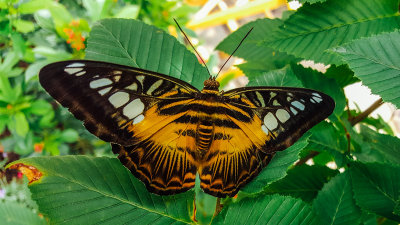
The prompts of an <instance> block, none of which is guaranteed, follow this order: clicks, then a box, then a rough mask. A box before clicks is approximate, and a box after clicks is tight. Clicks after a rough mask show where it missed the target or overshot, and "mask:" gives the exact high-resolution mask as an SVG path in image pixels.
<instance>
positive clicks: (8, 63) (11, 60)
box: [0, 52, 19, 76]
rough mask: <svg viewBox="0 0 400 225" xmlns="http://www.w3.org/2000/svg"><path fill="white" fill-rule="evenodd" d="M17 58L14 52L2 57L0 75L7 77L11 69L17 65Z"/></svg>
mask: <svg viewBox="0 0 400 225" xmlns="http://www.w3.org/2000/svg"><path fill="white" fill-rule="evenodd" d="M18 61H19V56H18V54H17V53H15V52H8V53H7V55H6V56H5V57H4V59H3V62H1V61H0V74H3V75H4V76H7V73H9V72H10V71H11V70H12V68H13V67H14V66H15V65H16V64H17V63H18Z"/></svg>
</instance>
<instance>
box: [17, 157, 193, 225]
mask: <svg viewBox="0 0 400 225" xmlns="http://www.w3.org/2000/svg"><path fill="white" fill-rule="evenodd" d="M16 163H22V164H23V165H29V166H33V167H35V168H36V169H37V170H38V171H39V172H41V174H42V176H41V178H40V179H39V180H37V181H34V182H32V183H31V184H30V185H29V189H30V190H31V192H32V198H33V199H34V200H35V201H36V202H37V204H38V206H39V210H40V212H42V213H43V214H44V215H46V216H47V217H48V218H49V219H50V223H51V224H61V223H68V224H89V223H90V224H99V223H102V224H125V223H134V224H172V223H174V224H183V223H191V222H192V220H191V215H190V214H191V213H192V212H193V200H194V199H193V196H194V192H193V191H188V192H186V193H183V194H179V195H171V196H159V195H154V194H151V193H149V192H148V191H147V190H146V188H145V186H144V185H143V183H142V182H140V181H139V180H137V179H136V178H134V177H133V175H132V174H131V173H130V172H129V171H128V170H127V169H126V168H125V167H123V166H122V164H121V163H120V162H119V160H118V159H116V158H107V157H98V158H96V157H88V156H54V157H35V158H25V159H21V160H18V161H17V162H14V163H13V164H16ZM20 165H21V164H20ZM29 169H32V168H29Z"/></svg>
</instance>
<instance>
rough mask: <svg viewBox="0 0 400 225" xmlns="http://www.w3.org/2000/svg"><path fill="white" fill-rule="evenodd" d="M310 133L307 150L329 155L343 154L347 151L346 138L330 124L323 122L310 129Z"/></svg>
mask: <svg viewBox="0 0 400 225" xmlns="http://www.w3.org/2000/svg"><path fill="white" fill-rule="evenodd" d="M311 133H312V135H311V137H310V139H309V142H310V145H309V146H308V148H311V149H316V150H324V151H328V152H330V153H344V152H346V151H347V140H346V138H345V137H344V136H343V135H342V134H340V133H339V131H338V130H337V129H336V128H335V127H334V126H333V125H332V124H330V123H328V122H325V121H323V122H321V123H319V124H318V125H316V126H315V127H314V128H313V129H311Z"/></svg>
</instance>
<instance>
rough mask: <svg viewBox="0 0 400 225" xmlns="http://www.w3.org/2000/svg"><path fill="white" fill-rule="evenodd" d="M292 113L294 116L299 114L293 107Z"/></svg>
mask: <svg viewBox="0 0 400 225" xmlns="http://www.w3.org/2000/svg"><path fill="white" fill-rule="evenodd" d="M290 111H292V113H293V114H294V115H296V114H297V110H295V109H294V108H293V107H290Z"/></svg>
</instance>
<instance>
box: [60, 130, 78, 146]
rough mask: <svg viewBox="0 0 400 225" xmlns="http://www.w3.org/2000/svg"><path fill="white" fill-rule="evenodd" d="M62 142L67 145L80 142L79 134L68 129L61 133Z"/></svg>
mask: <svg viewBox="0 0 400 225" xmlns="http://www.w3.org/2000/svg"><path fill="white" fill-rule="evenodd" d="M60 138H61V140H62V141H64V142H67V143H72V142H75V141H77V140H78V138H79V135H78V132H76V131H75V130H72V129H66V130H64V131H63V132H62V133H61V137H60Z"/></svg>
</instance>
